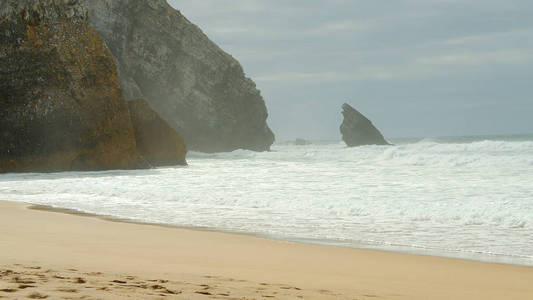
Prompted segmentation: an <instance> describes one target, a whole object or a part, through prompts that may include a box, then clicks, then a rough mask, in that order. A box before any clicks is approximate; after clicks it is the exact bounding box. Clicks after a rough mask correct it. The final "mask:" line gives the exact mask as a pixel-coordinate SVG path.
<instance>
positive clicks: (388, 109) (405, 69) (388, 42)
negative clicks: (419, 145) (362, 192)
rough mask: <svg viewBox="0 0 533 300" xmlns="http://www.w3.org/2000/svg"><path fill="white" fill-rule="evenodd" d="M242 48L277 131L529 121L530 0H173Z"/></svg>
mask: <svg viewBox="0 0 533 300" xmlns="http://www.w3.org/2000/svg"><path fill="white" fill-rule="evenodd" d="M169 2H170V4H171V5H173V6H174V7H176V8H177V9H179V10H181V12H182V13H183V14H184V15H185V16H186V17H187V18H188V19H189V20H191V21H192V22H193V23H195V24H197V25H198V26H199V27H200V28H201V29H202V30H203V31H204V32H205V33H206V34H207V35H208V36H209V37H210V38H211V39H212V40H213V41H215V42H216V43H217V44H218V45H219V46H220V47H221V48H222V49H224V50H225V51H227V52H228V53H230V54H231V55H233V56H234V57H235V58H237V59H238V60H239V61H240V62H241V64H242V65H243V67H244V71H245V72H246V74H247V76H249V77H251V78H252V79H253V80H254V81H255V82H256V83H257V86H258V88H259V89H260V90H261V92H262V94H263V96H264V98H265V101H266V104H267V107H268V110H269V113H270V117H269V124H270V127H271V128H272V129H273V130H274V132H275V133H276V136H277V140H278V141H280V140H286V139H292V138H296V137H302V138H309V139H337V138H339V137H340V133H339V125H340V123H341V122H342V116H341V114H340V110H341V108H340V107H341V105H342V103H344V102H348V103H350V104H352V105H353V106H354V107H355V108H357V109H358V110H359V111H361V112H362V113H363V114H365V115H366V116H367V117H369V118H370V119H371V120H372V121H373V122H374V124H375V125H376V126H377V127H378V128H379V129H381V130H382V132H383V134H384V135H385V136H386V137H434V136H449V135H471V134H510V133H516V134H520V133H533V1H531V0H505V1H502V0H327V1H326V0H324V1H318V0H201V1H199V0H169Z"/></svg>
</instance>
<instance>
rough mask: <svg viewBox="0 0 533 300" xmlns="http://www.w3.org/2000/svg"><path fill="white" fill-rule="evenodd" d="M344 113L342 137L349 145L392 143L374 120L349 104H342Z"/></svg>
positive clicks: (341, 128)
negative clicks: (376, 125) (374, 123)
mask: <svg viewBox="0 0 533 300" xmlns="http://www.w3.org/2000/svg"><path fill="white" fill-rule="evenodd" d="M342 114H343V116H344V121H343V122H342V125H341V127H340V130H341V134H342V139H343V140H344V142H345V143H346V145H348V146H349V147H357V146H364V145H390V144H389V143H388V142H387V141H386V140H385V138H384V137H383V135H382V134H381V132H379V130H378V129H377V128H376V127H375V126H374V125H373V124H372V122H371V121H370V120H369V119H367V118H366V117H365V116H364V115H363V114H361V113H360V112H358V111H357V110H356V109H355V108H353V107H352V106H350V105H349V104H347V103H344V104H343V105H342Z"/></svg>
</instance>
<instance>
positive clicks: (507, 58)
mask: <svg viewBox="0 0 533 300" xmlns="http://www.w3.org/2000/svg"><path fill="white" fill-rule="evenodd" d="M532 61H533V50H531V49H517V50H515V49H509V50H505V51H494V52H472V53H454V54H448V55H440V56H432V57H422V58H418V59H417V60H416V63H418V64H423V65H461V66H465V65H487V64H524V63H529V62H532Z"/></svg>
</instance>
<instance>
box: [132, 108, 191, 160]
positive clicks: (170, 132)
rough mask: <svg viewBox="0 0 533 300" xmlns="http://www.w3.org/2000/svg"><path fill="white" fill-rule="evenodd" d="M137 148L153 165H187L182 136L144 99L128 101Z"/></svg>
mask: <svg viewBox="0 0 533 300" xmlns="http://www.w3.org/2000/svg"><path fill="white" fill-rule="evenodd" d="M128 106H129V108H130V116H131V122H132V124H133V128H134V130H135V141H136V143H137V150H138V151H139V153H140V154H141V155H142V156H143V157H144V158H145V159H146V160H147V161H148V162H149V163H150V164H151V165H152V166H174V165H186V164H187V162H186V161H185V155H186V154H187V149H186V147H185V143H184V142H183V139H182V138H181V136H180V135H179V134H178V133H177V132H176V130H174V129H173V128H172V127H170V126H169V125H168V123H167V122H166V121H165V120H163V119H161V118H160V117H159V115H158V114H157V113H156V112H154V111H153V110H152V109H151V108H150V105H149V104H148V102H146V100H144V99H138V100H134V101H128Z"/></svg>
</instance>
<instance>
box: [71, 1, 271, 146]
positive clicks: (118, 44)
mask: <svg viewBox="0 0 533 300" xmlns="http://www.w3.org/2000/svg"><path fill="white" fill-rule="evenodd" d="M80 1H82V3H83V5H85V6H87V8H88V9H89V17H90V20H91V22H92V23H93V24H94V25H95V26H96V28H97V29H98V31H99V32H100V34H101V35H102V37H103V39H104V40H105V42H106V44H107V45H108V47H109V49H110V50H111V52H112V53H113V56H114V58H115V60H116V62H117V66H118V70H119V76H120V81H121V83H122V86H123V89H124V92H125V96H126V98H127V99H130V100H131V99H137V98H143V99H147V100H148V102H149V103H150V105H151V107H152V108H153V109H154V110H155V111H156V112H158V113H159V115H161V116H162V117H163V118H164V119H165V120H166V121H167V122H168V123H169V124H170V125H171V126H172V127H173V128H174V129H176V130H177V131H178V132H180V134H181V135H182V136H183V138H184V140H185V142H186V144H187V147H188V148H189V149H190V150H197V151H203V152H224V151H232V150H235V149H239V148H242V149H250V150H255V151H265V150H269V149H270V145H271V144H272V143H273V142H274V135H273V133H272V131H271V130H270V128H269V127H268V125H267V123H266V119H267V116H268V114H267V109H266V107H265V103H264V100H263V98H262V97H261V95H260V92H259V91H258V90H257V88H256V86H255V84H254V82H253V81H252V80H250V79H249V78H246V77H245V75H244V72H243V69H242V67H241V65H240V64H239V63H238V62H237V61H236V60H235V59H234V58H232V57H231V56H230V55H228V54H227V53H225V52H224V51H222V50H221V49H220V48H219V47H218V46H217V45H215V44H214V43H213V42H211V41H210V40H209V39H208V38H207V37H206V36H205V35H204V34H203V33H202V31H201V30H200V29H199V28H198V27H196V26H195V25H194V24H192V23H190V22H189V21H188V20H187V19H186V18H185V17H184V16H183V15H182V14H181V13H180V12H179V11H177V10H175V9H173V8H172V7H170V6H169V5H168V4H167V2H166V1H165V0H80Z"/></svg>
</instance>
